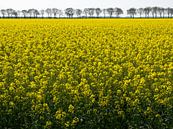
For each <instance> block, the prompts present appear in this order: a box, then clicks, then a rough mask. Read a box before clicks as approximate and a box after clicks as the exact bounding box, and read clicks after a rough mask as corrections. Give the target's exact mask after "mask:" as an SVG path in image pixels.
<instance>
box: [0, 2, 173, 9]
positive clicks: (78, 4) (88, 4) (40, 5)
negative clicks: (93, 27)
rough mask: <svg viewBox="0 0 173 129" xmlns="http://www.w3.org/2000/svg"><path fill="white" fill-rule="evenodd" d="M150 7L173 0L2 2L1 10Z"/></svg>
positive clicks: (170, 4)
mask: <svg viewBox="0 0 173 129" xmlns="http://www.w3.org/2000/svg"><path fill="white" fill-rule="evenodd" d="M148 6H159V7H160V6H161V7H173V0H1V2H0V9H7V8H13V9H15V10H16V9H17V10H21V9H29V8H36V9H46V8H54V7H56V8H59V9H65V8H68V7H73V8H80V9H83V8H88V7H94V8H96V7H100V8H108V7H120V8H122V9H123V10H126V9H128V8H131V7H135V8H139V7H148Z"/></svg>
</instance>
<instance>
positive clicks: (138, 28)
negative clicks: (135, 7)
mask: <svg viewBox="0 0 173 129" xmlns="http://www.w3.org/2000/svg"><path fill="white" fill-rule="evenodd" d="M172 116H173V19H172V20H171V19H85V20H84V19H75V20H74V19H64V20H63V19H61V20H58V19H56V20H49V19H43V20H42V19H35V20H34V19H32V20H29V19H28V20H26V19H21V20H20V19H16V20H15V19H13V20H10V19H1V20H0V128H2V129H3V128H11V129H13V128H15V129H16V128H23V129H42V128H45V129H47V128H51V129H73V128H75V129H139V128H141V129H158V128H160V129H172V128H173V122H172V121H173V117H172Z"/></svg>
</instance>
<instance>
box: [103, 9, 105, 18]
mask: <svg viewBox="0 0 173 129" xmlns="http://www.w3.org/2000/svg"><path fill="white" fill-rule="evenodd" d="M103 15H104V18H105V17H106V9H103Z"/></svg>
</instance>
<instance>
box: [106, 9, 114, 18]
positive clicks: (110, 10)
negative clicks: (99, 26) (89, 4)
mask: <svg viewBox="0 0 173 129" xmlns="http://www.w3.org/2000/svg"><path fill="white" fill-rule="evenodd" d="M106 11H107V13H108V14H109V16H110V17H112V15H113V13H114V9H113V8H107V9H106Z"/></svg>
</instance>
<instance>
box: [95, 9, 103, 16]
mask: <svg viewBox="0 0 173 129" xmlns="http://www.w3.org/2000/svg"><path fill="white" fill-rule="evenodd" d="M95 11H96V15H97V17H99V15H100V14H101V12H102V10H101V9H100V8H96V9H95Z"/></svg>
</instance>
